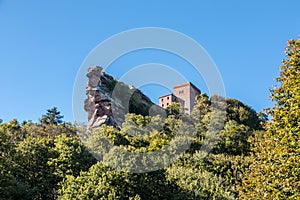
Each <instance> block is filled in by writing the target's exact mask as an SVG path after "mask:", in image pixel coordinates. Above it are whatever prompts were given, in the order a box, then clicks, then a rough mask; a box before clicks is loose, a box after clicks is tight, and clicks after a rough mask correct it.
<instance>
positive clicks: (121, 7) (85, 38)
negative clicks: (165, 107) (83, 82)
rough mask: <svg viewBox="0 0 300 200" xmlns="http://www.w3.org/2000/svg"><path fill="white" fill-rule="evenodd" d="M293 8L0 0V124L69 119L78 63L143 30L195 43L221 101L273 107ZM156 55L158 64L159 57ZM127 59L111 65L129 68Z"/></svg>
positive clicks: (292, 29) (294, 32) (293, 4)
mask: <svg viewBox="0 0 300 200" xmlns="http://www.w3.org/2000/svg"><path fill="white" fill-rule="evenodd" d="M299 7H300V1H299V0H290V1H283V0H281V1H279V0H278V1H268V0H266V1H258V0H252V1H241V0H238V1H230V0H228V1H221V0H219V1H216V0H207V1H201V0H194V1H167V0H166V1H161V0H160V1H158V0H151V1H150V0H147V1H146V0H119V1H114V0H112V1H101V0H95V1H92V0H90V1H70V0H63V1H62V0H59V1H58V0H51V1H37V0H36V1H32V0H25V1H21V0H19V1H16V0H0V69H1V73H0V118H2V119H3V120H4V121H6V122H7V121H9V120H11V119H13V118H17V119H18V120H19V121H22V120H33V121H37V120H38V118H40V117H41V116H42V114H44V113H45V112H46V109H48V108H51V107H54V106H56V107H58V109H59V110H60V111H61V112H62V114H63V115H64V116H65V120H67V121H73V116H72V92H73V84H74V81H75V79H76V73H77V71H78V69H79V67H80V65H81V63H82V62H83V60H84V59H85V57H86V56H87V55H88V54H89V52H90V51H91V50H92V49H93V48H94V47H95V46H96V45H98V44H99V43H100V42H102V41H103V40H105V39H107V38H108V37H110V36H112V35H114V34H117V33H119V32H121V31H125V30H128V29H133V28H140V27H149V26H151V27H164V28H169V29H174V30H176V31H179V32H182V33H184V34H186V35H188V36H190V37H192V38H194V39H195V40H196V41H197V42H198V43H199V44H201V45H202V46H203V47H204V48H205V49H206V50H207V52H208V53H209V54H210V56H211V57H212V58H213V60H214V61H215V63H216V65H217V66H218V68H219V70H220V72H221V75H222V78H223V81H224V84H225V89H226V94H227V97H233V98H237V99H239V100H241V101H242V102H244V103H246V104H248V105H249V106H251V107H253V108H254V109H255V110H257V111H261V110H262V109H263V108H266V107H270V106H271V105H272V103H271V102H270V100H269V89H270V88H271V87H272V85H274V84H275V80H274V79H275V77H276V76H277V75H278V74H279V70H278V66H279V65H280V64H281V60H282V59H283V58H284V47H285V45H286V41H287V40H288V39H297V37H298V36H299V35H300V23H299V22H300V12H299ZM152 53H153V52H150V53H149V52H148V53H147V52H146V53H145V62H146V63H147V62H149V61H152V62H153V61H155V58H156V56H151V55H152ZM155 55H157V59H158V62H159V61H160V60H159V58H160V57H159V56H163V55H159V54H157V53H156V54H155ZM147 56H148V58H150V57H151V59H147ZM129 58H131V57H130V56H129V57H128V58H126V59H124V60H123V61H122V60H120V62H119V63H118V62H116V63H115V64H119V65H120V66H121V65H122V66H127V67H129V68H130V66H131V65H132V60H135V58H134V57H133V58H132V60H131V61H130V59H129ZM166 58H168V56H166V57H164V59H166ZM121 61H122V62H121ZM142 61H143V59H141V58H139V62H137V63H135V64H143V62H142ZM170 63H174V60H173V61H170ZM99 65H101V64H100V63H99ZM109 72H110V73H111V74H112V75H114V76H117V77H118V76H120V71H119V70H118V69H117V68H115V69H113V70H111V71H109ZM191 79H192V77H191ZM196 82H197V81H196ZM196 84H197V83H196ZM198 86H199V87H202V86H201V83H199V84H198ZM200 89H201V88H200ZM145 90H146V92H147V88H145ZM204 90H205V89H204ZM149 91H151V90H148V92H147V94H148V95H149V96H150V97H151V98H152V99H154V100H155V98H156V96H155V95H156V94H151V92H150V93H149Z"/></svg>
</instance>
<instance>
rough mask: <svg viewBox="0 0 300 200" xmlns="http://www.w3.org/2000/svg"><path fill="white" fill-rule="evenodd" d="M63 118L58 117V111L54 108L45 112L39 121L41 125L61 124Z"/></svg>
mask: <svg viewBox="0 0 300 200" xmlns="http://www.w3.org/2000/svg"><path fill="white" fill-rule="evenodd" d="M63 118H64V116H62V115H60V111H58V110H57V108H56V107H53V108H51V109H48V110H47V113H46V114H45V115H43V116H42V119H40V122H41V124H55V125H57V124H62V123H63V120H62V119H63Z"/></svg>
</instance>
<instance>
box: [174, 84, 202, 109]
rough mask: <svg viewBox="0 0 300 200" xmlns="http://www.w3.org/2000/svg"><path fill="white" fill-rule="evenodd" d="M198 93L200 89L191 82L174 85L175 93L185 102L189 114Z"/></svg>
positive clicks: (184, 105)
mask: <svg viewBox="0 0 300 200" xmlns="http://www.w3.org/2000/svg"><path fill="white" fill-rule="evenodd" d="M198 94H200V90H199V89H198V88H197V87H196V86H194V85H193V84H192V83H190V82H187V83H182V84H179V85H175V86H174V95H175V96H176V97H177V98H179V99H181V100H182V101H183V102H184V103H183V107H184V109H185V112H186V113H188V114H191V112H192V110H193V108H194V105H195V103H196V96H197V95H198Z"/></svg>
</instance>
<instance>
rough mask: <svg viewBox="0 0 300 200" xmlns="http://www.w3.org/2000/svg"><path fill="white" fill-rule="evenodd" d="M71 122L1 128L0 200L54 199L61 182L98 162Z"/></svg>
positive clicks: (5, 125) (14, 124)
mask: <svg viewBox="0 0 300 200" xmlns="http://www.w3.org/2000/svg"><path fill="white" fill-rule="evenodd" d="M74 130H75V127H73V126H72V125H71V124H69V123H65V124H61V125H58V124H48V125H44V124H43V125H40V124H33V123H27V122H26V123H25V122H24V123H22V125H20V124H19V123H18V122H17V121H16V120H13V121H11V122H10V123H4V124H1V125H0V143H1V145H0V199H54V198H56V196H57V189H58V182H60V181H61V180H62V179H63V178H65V176H66V175H79V174H80V171H85V170H88V169H89V167H90V166H91V165H93V164H94V163H95V162H96V160H95V159H94V158H93V157H92V156H91V154H90V153H89V152H88V151H87V149H86V148H85V147H84V146H83V144H82V143H81V142H80V140H79V139H78V138H77V137H76V135H75V134H74Z"/></svg>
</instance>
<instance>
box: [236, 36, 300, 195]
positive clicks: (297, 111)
mask: <svg viewBox="0 0 300 200" xmlns="http://www.w3.org/2000/svg"><path fill="white" fill-rule="evenodd" d="M285 53H286V56H287V58H286V59H285V60H284V61H283V63H282V65H281V66H280V69H281V72H280V75H279V76H278V77H277V78H276V80H277V82H278V83H279V85H278V86H277V87H275V88H274V89H273V90H271V97H272V100H273V101H274V102H275V105H274V107H273V108H272V109H270V114H271V116H272V120H271V121H270V122H269V123H267V125H266V129H267V131H266V132H265V133H264V134H259V135H256V137H255V138H254V149H253V150H254V153H253V154H252V156H251V165H250V169H249V172H248V173H247V174H246V178H245V179H244V181H243V186H242V187H241V188H240V190H241V198H242V199H261V198H263V199H300V162H299V161H300V131H299V129H300V89H299V88H300V79H299V77H300V38H299V39H298V40H297V41H296V40H290V41H289V42H288V45H287V47H286V51H285Z"/></svg>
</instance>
